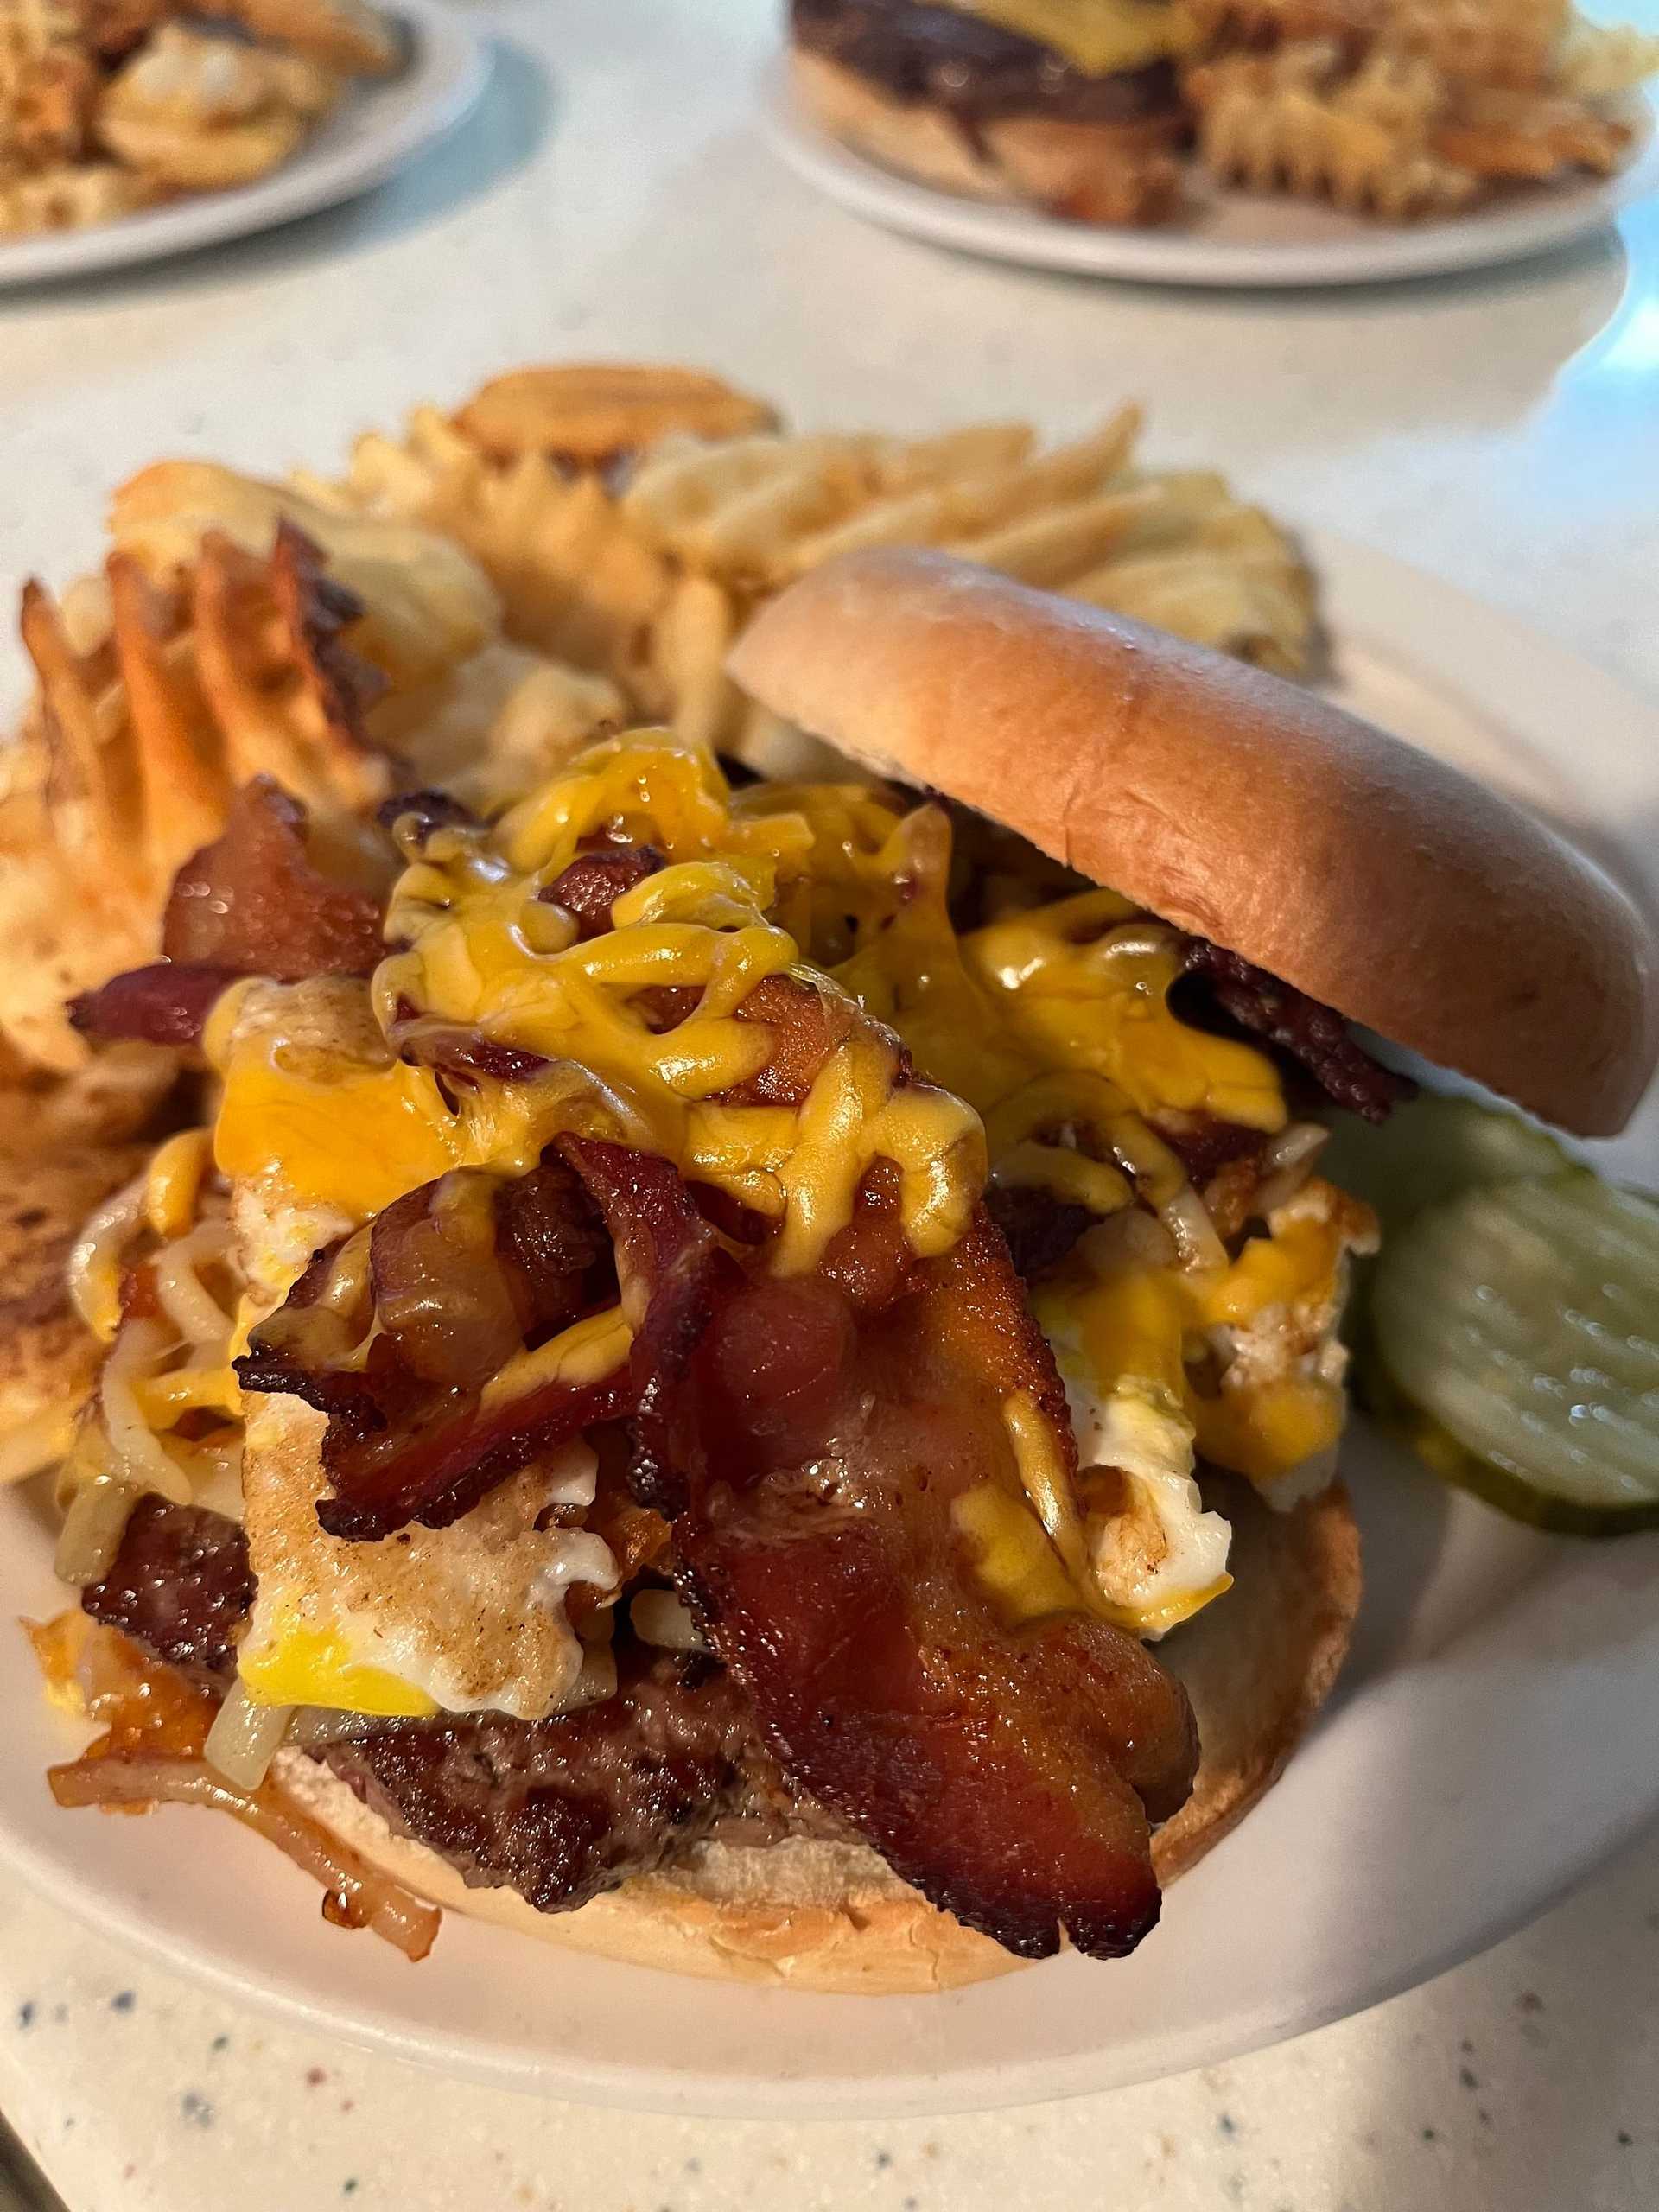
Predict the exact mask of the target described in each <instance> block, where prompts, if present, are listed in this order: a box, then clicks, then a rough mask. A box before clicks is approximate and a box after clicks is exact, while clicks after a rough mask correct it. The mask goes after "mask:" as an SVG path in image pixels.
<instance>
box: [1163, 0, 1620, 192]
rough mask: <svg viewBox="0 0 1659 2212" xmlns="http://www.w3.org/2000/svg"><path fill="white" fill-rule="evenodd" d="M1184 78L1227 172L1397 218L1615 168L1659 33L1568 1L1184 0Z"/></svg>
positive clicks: (1209, 149)
mask: <svg viewBox="0 0 1659 2212" xmlns="http://www.w3.org/2000/svg"><path fill="white" fill-rule="evenodd" d="M1185 5H1186V7H1187V10H1188V12H1189V13H1190V14H1191V15H1192V16H1193V17H1194V18H1196V19H1197V22H1198V25H1199V27H1200V29H1201V32H1202V43H1201V47H1200V51H1199V57H1198V59H1196V60H1194V61H1193V62H1192V65H1191V66H1190V67H1188V68H1187V69H1186V71H1185V79H1184V82H1185V91H1186V95H1187V99H1188V102H1189V105H1190V106H1191V108H1192V111H1193V114H1194V117H1195V118H1196V130H1197V141H1198V155H1199V158H1200V160H1201V161H1202V162H1203V164H1204V166H1205V168H1207V169H1208V170H1209V171H1210V172H1211V174H1212V175H1214V176H1216V177H1217V179H1219V180H1220V181H1224V182H1225V183H1230V184H1236V185H1242V186H1243V187H1245V188H1249V189H1250V190H1254V191H1258V192H1274V191H1284V192H1290V193H1294V194H1300V195H1301V196H1303V197H1306V198H1319V199H1325V200H1330V201H1332V203H1334V204H1335V205H1336V206H1338V207H1342V208H1344V209H1346V210H1348V211H1350V212H1351V213H1358V214H1370V215H1376V216H1381V217H1383V218H1385V219H1395V220H1402V219H1409V218H1411V217H1415V216H1422V215H1427V214H1432V213H1445V212H1448V211H1452V210H1457V209H1459V208H1463V207H1468V206H1470V205H1471V204H1473V203H1475V202H1477V201H1478V200H1482V199H1484V198H1487V197H1490V196H1491V194H1494V193H1496V192H1497V191H1499V190H1501V189H1503V188H1504V187H1506V186H1512V185H1516V184H1545V183H1549V182H1553V181H1556V180H1559V179H1560V178H1563V177H1566V176H1568V175H1573V174H1583V173H1587V174H1589V175H1596V176H1605V175H1610V174H1611V172H1612V171H1613V170H1614V169H1616V168H1618V166H1619V164H1620V162H1621V161H1622V160H1623V159H1624V156H1625V154H1626V151H1627V149H1629V147H1630V143H1631V141H1632V137H1633V132H1632V129H1631V125H1630V121H1629V118H1628V116H1627V115H1626V114H1625V113H1623V112H1621V102H1622V99H1623V96H1624V95H1626V94H1628V93H1630V92H1633V91H1635V89H1636V88H1637V86H1639V85H1641V84H1642V82H1643V80H1644V79H1646V78H1647V77H1649V76H1650V75H1651V74H1653V73H1654V72H1655V71H1656V70H1659V37H1649V36H1647V35H1643V33H1641V32H1639V31H1637V30H1633V29H1601V28H1598V27H1596V26H1594V25H1592V24H1590V23H1588V22H1586V21H1585V20H1584V19H1583V18H1582V17H1581V16H1579V15H1578V14H1577V13H1576V12H1575V10H1573V7H1572V5H1571V3H1570V0H1185Z"/></svg>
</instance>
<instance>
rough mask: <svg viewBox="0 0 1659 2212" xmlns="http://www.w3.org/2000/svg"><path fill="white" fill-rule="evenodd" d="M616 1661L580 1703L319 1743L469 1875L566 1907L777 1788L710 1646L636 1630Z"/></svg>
mask: <svg viewBox="0 0 1659 2212" xmlns="http://www.w3.org/2000/svg"><path fill="white" fill-rule="evenodd" d="M622 1674H623V1679H622V1680H620V1681H619V1684H618V1688H617V1693H616V1695H615V1696H614V1697H612V1698H607V1700H605V1702H604V1703H603V1704H602V1705H594V1706H589V1707H587V1708H586V1709H585V1710H584V1711H582V1712H581V1713H570V1714H568V1715H564V1716H562V1717H559V1718H556V1719H548V1720H537V1721H524V1720H513V1719H510V1718H508V1717H507V1716H506V1715H505V1714H503V1713H479V1714H472V1715H466V1716H458V1715H446V1716H445V1717H443V1718H442V1719H434V1720H422V1721H414V1722H405V1723H403V1724H401V1725H387V1724H381V1725H378V1726H365V1728H364V1729H363V1731H362V1732H360V1733H357V1734H353V1735H352V1736H351V1737H348V1738H344V1739H342V1740H340V1741H338V1742H335V1743H332V1744H327V1745H323V1746H321V1748H320V1749H319V1750H318V1751H316V1752H315V1754H314V1756H315V1757H316V1758H319V1759H320V1760H321V1762H322V1764H324V1765H325V1766H327V1768H328V1769H329V1770H330V1771H331V1772H332V1773H334V1774H336V1775H338V1776H339V1777H340V1780H341V1781H342V1782H345V1783H349V1784H350V1786H351V1788H352V1789H353V1790H355V1792H356V1793H357V1795H358V1796H359V1797H360V1798H361V1799H362V1801H363V1802H364V1803H365V1805H367V1806H368V1807H369V1808H370V1809H371V1810H372V1811H373V1812H376V1813H378V1814H379V1815H380V1816H381V1818H382V1819H383V1820H384V1821H386V1823H387V1824H388V1826H389V1827H392V1828H393V1829H395V1830H396V1831H397V1833H398V1834H402V1835H407V1836H410V1837H412V1838H413V1839H414V1840H415V1841H416V1843H421V1844H424V1845H425V1846H426V1847H427V1848H428V1849H429V1850H430V1851H435V1852H436V1853H438V1855H439V1856H440V1857H441V1858H442V1859H446V1860H447V1861H448V1864H449V1865H450V1866H453V1867H454V1868H455V1869H456V1871H457V1872H459V1873H460V1874H461V1877H462V1878H463V1880H465V1881H466V1882H467V1884H468V1885H469V1886H472V1887H475V1888H486V1889H496V1888H502V1887H505V1888H508V1889H513V1890H517V1891H518V1894H519V1895H520V1896H521V1897H524V1898H526V1899H528V1901H529V1902H530V1903H531V1904H533V1905H534V1906H535V1907H536V1908H537V1910H538V1911H540V1912H566V1911H569V1910H573V1909H574V1908H575V1906H577V1905H582V1904H587V1902H588V1899H589V1898H590V1897H597V1896H598V1895H599V1894H600V1893H601V1891H605V1890H609V1889H613V1888H614V1887H615V1886H616V1885H617V1884H618V1883H619V1882H620V1881H623V1880H625V1879H626V1878H627V1877H628V1876H629V1875H631V1874H643V1873H650V1872H653V1871H654V1870H656V1869H657V1868H658V1867H661V1866H664V1865H666V1864H669V1863H670V1862H671V1861H672V1859H674V1858H675V1857H676V1856H677V1855H678V1853H681V1852H682V1851H683V1850H684V1848H685V1847H687V1846H689V1845H690V1844H692V1843H695V1842H697V1841H699V1840H702V1838H703V1837H705V1836H707V1835H708V1834H709V1832H710V1831H711V1830H712V1829H713V1828H714V1827H715V1826H716V1825H717V1824H718V1823H719V1822H721V1821H723V1820H726V1819H728V1818H729V1817H732V1816H734V1815H737V1816H745V1817H747V1816H750V1815H753V1814H754V1813H755V1812H757V1811H762V1810H764V1809H765V1808H767V1807H769V1806H770V1805H772V1804H773V1803H775V1802H778V1800H777V1797H776V1796H775V1795H774V1792H781V1789H782V1777H775V1780H774V1778H773V1777H772V1775H770V1774H765V1773H764V1771H763V1773H762V1774H757V1773H756V1769H757V1767H759V1768H760V1769H761V1770H766V1769H767V1768H769V1766H770V1762H769V1761H767V1760H766V1757H765V1754H764V1753H763V1752H762V1751H760V1745H758V1744H757V1743H756V1741H755V1739H754V1728H753V1720H752V1719H751V1718H750V1715H749V1712H748V1707H747V1703H746V1701H745V1700H744V1699H743V1697H742V1696H741V1693H740V1692H739V1691H738V1689H737V1687H736V1685H735V1684H734V1682H733V1681H732V1679H731V1677H730V1676H729V1675H728V1674H727V1672H726V1670H725V1669H724V1668H723V1667H721V1666H720V1665H719V1663H718V1662H716V1661H715V1660H712V1659H708V1658H705V1657H703V1656H701V1655H700V1654H697V1653H690V1654H688V1653H680V1652H664V1651H658V1652H650V1651H647V1650H645V1648H644V1647H643V1646H640V1645H637V1644H636V1645H633V1646H632V1647H631V1649H629V1650H628V1651H627V1652H626V1655H625V1656H624V1659H623V1662H622ZM768 1784H770V1785H771V1786H770V1787H769V1786H768ZM767 1825H768V1826H771V1825H772V1823H770V1822H768V1823H767ZM774 1832H775V1831H774Z"/></svg>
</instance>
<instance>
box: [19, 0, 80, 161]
mask: <svg viewBox="0 0 1659 2212" xmlns="http://www.w3.org/2000/svg"><path fill="white" fill-rule="evenodd" d="M7 28H8V27H7V26H6V24H5V23H4V21H3V19H0V146H3V148H4V149H5V159H6V160H7V161H8V162H10V163H13V164H16V166H18V167H20V168H23V169H25V170H29V171H38V170H41V169H49V168H55V167H57V166H58V165H60V164H61V163H64V162H77V161H79V160H80V159H81V157H82V156H84V155H85V153H86V149H87V143H88V134H89V131H90V129H91V124H92V108H93V105H94V103H95V101H96V99H97V98H98V92H99V74H98V69H97V66H96V64H95V63H94V62H93V60H92V57H91V55H90V54H85V53H82V52H81V51H80V50H79V48H78V47H75V46H73V45H69V44H59V43H48V44H46V45H45V46H44V47H42V48H40V49H39V50H38V51H31V50H29V47H28V46H27V45H26V44H24V43H22V42H21V41H19V42H16V43H14V42H12V41H9V40H8V39H7V38H6V37H5V35H4V34H5V31H6V29H7Z"/></svg>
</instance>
